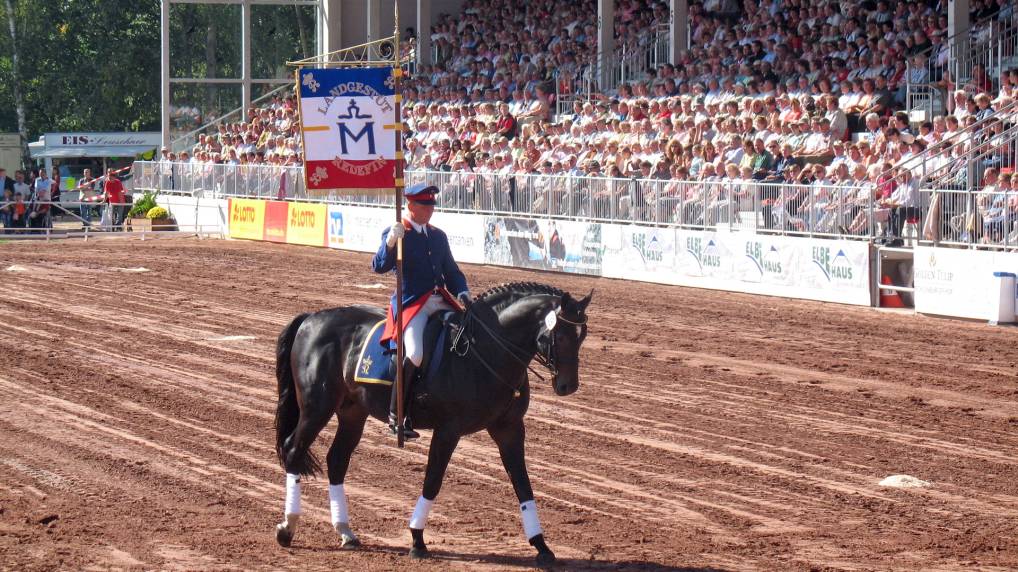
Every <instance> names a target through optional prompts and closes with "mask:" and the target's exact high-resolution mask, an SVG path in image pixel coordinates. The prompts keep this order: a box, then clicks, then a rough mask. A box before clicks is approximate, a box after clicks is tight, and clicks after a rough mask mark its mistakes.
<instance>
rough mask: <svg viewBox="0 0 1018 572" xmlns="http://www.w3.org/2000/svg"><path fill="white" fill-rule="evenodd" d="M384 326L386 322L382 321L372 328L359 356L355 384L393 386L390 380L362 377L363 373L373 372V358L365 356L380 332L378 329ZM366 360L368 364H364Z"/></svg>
mask: <svg viewBox="0 0 1018 572" xmlns="http://www.w3.org/2000/svg"><path fill="white" fill-rule="evenodd" d="M383 326H385V320H382V321H380V322H378V323H377V324H375V327H373V328H371V331H370V332H369V333H368V337H367V338H366V339H365V342H364V347H362V348H361V353H360V355H359V356H357V369H356V370H354V374H353V380H354V382H355V383H374V384H377V385H392V382H391V381H389V380H388V379H375V378H373V377H361V372H362V371H364V372H368V371H371V363H372V362H371V357H370V356H365V354H366V353H367V351H368V348H367V344H370V343H372V341H371V340H372V339H373V338H374V337H375V332H377V331H378V328H381V327H383ZM365 358H367V360H368V361H367V363H364V359H365Z"/></svg>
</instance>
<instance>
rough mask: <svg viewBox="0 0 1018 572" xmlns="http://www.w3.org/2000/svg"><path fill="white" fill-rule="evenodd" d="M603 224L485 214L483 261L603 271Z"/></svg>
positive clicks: (542, 267)
mask: <svg viewBox="0 0 1018 572" xmlns="http://www.w3.org/2000/svg"><path fill="white" fill-rule="evenodd" d="M601 255H602V245H601V225H600V224H599V223H586V222H576V221H561V220H534V219H524V218H513V217H485V219H484V262H485V263H487V264H499V265H502V266H514V267H516V268H536V269H539V270H557V271H560V272H572V273H577V274H594V275H600V274H601Z"/></svg>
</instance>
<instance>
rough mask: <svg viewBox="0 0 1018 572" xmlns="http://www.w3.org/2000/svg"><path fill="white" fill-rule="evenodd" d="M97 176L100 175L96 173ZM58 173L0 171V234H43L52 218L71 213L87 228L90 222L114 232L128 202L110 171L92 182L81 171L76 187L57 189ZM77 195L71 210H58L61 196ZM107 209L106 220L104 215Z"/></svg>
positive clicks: (121, 222)
mask: <svg viewBox="0 0 1018 572" xmlns="http://www.w3.org/2000/svg"><path fill="white" fill-rule="evenodd" d="M100 175H101V173H100ZM61 183H62V178H61V176H60V169H59V168H58V167H53V169H52V172H51V173H47V171H46V169H26V170H19V171H16V172H15V173H14V178H13V179H12V178H11V177H9V176H7V171H6V169H3V168H0V191H2V197H0V233H3V234H22V233H43V232H46V231H47V229H51V228H53V219H54V217H60V216H64V215H66V214H67V213H68V212H70V211H71V210H73V211H74V212H75V213H76V214H77V215H78V216H79V218H80V219H81V222H82V224H83V225H84V226H91V225H92V221H93V220H106V221H107V222H106V223H105V225H104V227H105V228H116V227H119V226H121V225H122V224H123V222H124V214H125V213H126V212H127V208H126V205H127V204H128V202H129V200H130V199H129V198H128V197H127V193H126V190H125V188H124V185H123V183H122V182H121V181H120V179H119V178H118V177H117V176H116V171H114V170H113V169H110V170H109V171H108V172H107V173H106V174H105V175H102V176H100V177H98V178H93V177H92V173H91V170H90V169H85V171H84V173H83V176H82V178H81V181H80V183H79V184H78V185H77V186H75V187H74V188H73V189H72V188H62V187H61ZM67 192H76V193H79V194H78V195H77V196H75V198H74V199H73V200H74V201H75V203H76V204H74V205H73V206H71V207H66V206H61V205H60V202H61V194H63V193H67ZM106 209H109V214H108V216H107V217H105V218H104V217H103V214H104V211H105V210H106Z"/></svg>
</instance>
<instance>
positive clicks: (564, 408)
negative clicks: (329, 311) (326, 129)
mask: <svg viewBox="0 0 1018 572" xmlns="http://www.w3.org/2000/svg"><path fill="white" fill-rule="evenodd" d="M368 261H369V257H368V256H367V255H364V254H355V253H348V252H337V251H330V250H325V249H312V248H302V247H295V246H286V245H275V244H267V243H250V242H229V241H220V240H205V241H199V240H196V239H160V240H148V241H145V242H141V241H138V240H136V239H106V240H91V241H89V242H83V241H80V240H74V241H54V242H51V243H41V242H31V243H4V244H0V289H2V293H0V364H2V365H0V394H2V395H3V398H2V399H0V568H2V569H11V570H53V569H63V570H105V569H160V570H270V569H272V570H275V569H294V570H298V569H300V570H391V569H395V568H404V567H407V568H411V567H412V568H414V569H421V570H445V569H449V568H453V569H464V568H474V567H478V568H484V569H518V568H524V567H529V566H530V565H531V563H532V558H533V554H534V553H533V550H532V549H531V548H530V547H529V546H528V545H527V544H526V541H525V539H524V538H523V535H522V530H521V526H520V523H519V513H518V507H517V504H516V501H515V497H514V496H513V494H512V490H511V487H510V485H509V482H508V479H507V478H506V477H505V473H504V471H503V470H502V467H501V465H500V463H499V461H498V456H497V451H496V449H495V447H494V446H493V445H492V444H491V442H490V441H489V440H488V438H487V436H485V435H475V436H473V437H471V438H469V439H466V440H465V441H463V442H462V443H461V445H460V447H459V449H458V450H457V452H456V455H455V456H454V457H453V463H452V466H451V467H450V472H449V474H448V476H447V478H446V482H445V488H443V490H442V494H441V495H440V496H439V499H438V503H437V505H436V508H435V510H434V511H433V512H432V518H431V521H430V522H429V528H428V540H429V542H430V546H431V548H432V550H433V551H434V552H435V553H436V555H437V557H438V558H437V559H436V560H433V561H431V562H427V563H422V564H418V563H412V562H411V561H410V560H409V559H408V558H407V557H406V556H404V554H405V551H406V549H407V548H408V546H409V534H408V533H407V531H406V523H407V520H408V518H409V516H410V512H411V511H412V509H413V503H414V501H415V499H416V498H417V496H418V494H419V492H420V485H421V480H422V478H423V468H424V461H425V459H426V454H427V448H426V447H427V444H428V438H427V437H428V435H426V436H425V438H424V439H422V442H421V443H413V444H410V445H409V446H408V447H407V448H406V449H405V450H402V451H401V450H398V449H396V447H395V443H394V439H393V438H391V437H390V436H389V435H387V434H386V433H385V432H384V431H383V426H382V425H381V424H380V423H378V422H375V421H370V422H369V425H368V428H367V430H366V432H365V436H364V439H363V441H362V442H361V446H360V448H359V449H358V451H357V453H356V454H355V456H354V459H353V464H352V467H351V470H350V474H349V477H348V479H347V490H348V493H349V496H350V509H351V516H352V523H353V526H354V529H355V530H356V531H357V532H358V533H359V534H360V536H361V538H362V540H363V541H365V547H364V548H363V549H362V550H360V551H358V552H347V551H342V550H340V549H339V547H338V538H337V537H336V535H335V534H334V533H333V532H332V531H331V528H330V526H329V524H328V498H327V492H326V484H327V483H326V482H325V480H324V479H319V480H315V481H308V482H306V484H305V489H304V490H305V495H304V503H305V504H304V507H305V519H304V521H303V523H302V528H301V529H300V530H299V532H298V535H297V537H296V539H295V541H294V546H293V547H292V548H290V549H283V548H281V547H279V546H278V545H277V544H276V542H275V540H274V536H273V525H274V524H275V523H276V522H277V521H279V519H280V517H281V514H282V505H283V486H282V485H283V471H282V470H281V469H280V468H279V466H278V465H277V463H276V459H275V457H274V454H273V431H272V416H273V410H274V407H275V379H274V375H273V367H274V361H273V347H274V341H275V338H276V336H277V335H278V333H279V331H280V329H281V328H282V327H283V325H284V324H286V323H287V322H288V321H289V320H290V318H291V317H292V316H293V315H294V314H296V313H298V312H301V311H307V310H314V309H319V308H325V307H329V306H337V305H344V304H348V303H355V302H369V303H374V304H378V305H382V304H384V302H385V300H386V298H387V296H388V295H389V289H390V287H391V285H392V279H391V278H390V277H380V276H376V275H373V274H371V273H370V271H369V270H368V264H369V262H368ZM465 271H466V273H467V276H468V279H469V280H470V282H471V284H472V285H473V287H474V291H475V292H479V291H480V290H481V289H483V288H486V287H488V286H491V285H494V284H496V283H499V282H503V281H507V280H539V281H545V282H549V283H551V284H553V285H556V286H559V287H562V288H564V289H567V290H569V291H571V292H574V293H581V294H582V293H586V292H587V291H588V290H589V289H590V288H592V287H593V288H596V289H597V291H596V294H595V298H594V303H593V304H592V306H591V310H590V317H591V318H590V336H589V338H588V340H587V343H586V345H585V347H584V349H583V354H582V362H581V367H582V374H583V375H582V379H581V386H580V390H579V392H577V393H576V394H575V395H573V396H570V397H566V398H558V397H555V396H554V395H553V393H552V391H551V389H550V387H546V386H538V387H536V389H535V391H534V399H533V404H532V408H531V412H530V414H529V416H528V422H527V427H528V432H529V442H528V448H529V455H528V462H529V466H530V470H531V477H532V478H533V481H534V489H535V492H536V493H537V495H538V504H539V506H540V511H541V516H542V521H543V524H544V528H545V531H546V536H547V538H548V541H549V544H550V545H551V546H552V548H553V549H554V550H555V551H556V553H557V554H558V556H559V558H560V559H562V560H563V561H564V564H565V567H568V568H569V569H594V570H615V569H628V570H676V569H687V568H688V569H694V570H698V569H709V570H715V569H720V570H953V569H981V570H1014V569H1015V568H1016V567H1018V532H1016V530H1018V454H1016V445H1018V344H1016V343H1015V340H1016V331H1015V330H1014V329H1007V328H993V327H990V326H986V325H983V324H977V323H964V322H958V321H948V320H943V319H936V318H929V317H922V316H907V315H894V314H888V313H883V312H879V311H876V310H871V309H864V308H852V307H845V306H837V305H830V304H820V303H811V302H795V301H788V300H782V299H778V298H767V297H754V296H745V295H738V294H728V293H721V292H712V291H707V290H696V289H684V288H675V287H666V286H657V285H649V284H630V283H626V282H622V281H614V280H604V279H591V278H584V277H573V276H564V275H554V274H542V273H534V272H523V271H515V270H507V269H503V268H496V267H479V266H469V267H466V268H465ZM228 336H245V337H244V338H239V339H236V338H234V339H230V338H227V337H228ZM224 338H225V339H224ZM333 430H334V426H333V427H330V428H327V429H326V430H325V431H324V432H323V434H322V436H321V437H320V438H319V443H318V444H317V450H318V452H319V453H320V454H321V455H322V456H323V457H324V453H325V449H326V447H327V444H328V442H329V440H331V436H332V432H333ZM894 474H908V475H913V476H915V477H918V478H920V479H924V480H926V481H930V482H931V483H932V487H930V488H925V489H891V488H885V487H881V486H878V484H877V483H878V482H879V481H880V480H881V479H883V478H884V477H887V476H888V475H894Z"/></svg>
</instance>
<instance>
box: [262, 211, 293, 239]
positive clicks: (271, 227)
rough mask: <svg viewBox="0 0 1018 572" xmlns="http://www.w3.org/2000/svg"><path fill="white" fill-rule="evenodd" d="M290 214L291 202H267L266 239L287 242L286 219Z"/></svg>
mask: <svg viewBox="0 0 1018 572" xmlns="http://www.w3.org/2000/svg"><path fill="white" fill-rule="evenodd" d="M289 214H290V203H287V202H283V201H269V202H267V203H265V240H267V241H269V242H286V221H287V217H288V216H289Z"/></svg>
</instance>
